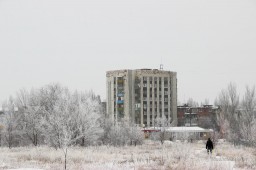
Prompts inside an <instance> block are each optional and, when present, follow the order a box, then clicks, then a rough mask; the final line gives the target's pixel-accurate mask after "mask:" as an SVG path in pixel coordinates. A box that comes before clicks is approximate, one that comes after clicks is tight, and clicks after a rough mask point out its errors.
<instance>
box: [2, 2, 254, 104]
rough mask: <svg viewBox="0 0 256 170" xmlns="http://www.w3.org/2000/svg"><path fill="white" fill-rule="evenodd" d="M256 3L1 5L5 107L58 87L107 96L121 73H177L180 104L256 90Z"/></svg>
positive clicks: (55, 3)
mask: <svg viewBox="0 0 256 170" xmlns="http://www.w3.org/2000/svg"><path fill="white" fill-rule="evenodd" d="M255 21H256V1H254V0H215V1H212V0H194V1H191V0H111V1H105V0H62V1H60V0H41V1H35V0H23V1H20V0H11V1H10V0H0V59H1V60H0V62H1V66H0V77H1V83H0V84H1V85H0V102H1V101H3V100H5V99H7V98H8V97H9V96H10V95H15V94H16V92H17V91H18V90H19V89H21V88H26V89H28V90H30V89H31V88H39V87H42V86H43V85H46V84H49V83H52V82H58V83H60V84H62V85H64V86H67V87H69V88H71V89H78V90H90V89H92V90H93V91H95V93H96V94H99V95H101V97H102V99H105V96H106V94H105V93H106V92H105V90H106V83H105V82H106V78H105V73H106V71H108V70H115V69H140V68H152V69H155V68H159V65H160V64H161V63H163V64H164V69H165V70H170V71H176V72H177V78H178V100H179V101H180V102H184V101H186V100H187V99H189V98H193V99H194V100H195V101H197V102H201V101H204V100H205V99H206V98H207V99H209V101H210V103H213V101H214V99H215V97H216V96H217V95H218V94H219V92H220V90H221V89H223V88H226V87H227V85H228V84H229V82H234V83H236V84H237V86H238V89H239V92H240V93H241V94H242V92H243V89H244V88H245V86H246V85H249V86H252V85H254V84H256V79H255V77H254V75H255V74H256V67H255V61H256V59H255V57H256V48H255V45H256V31H255V30H256V22H255Z"/></svg>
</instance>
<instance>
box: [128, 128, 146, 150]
mask: <svg viewBox="0 0 256 170" xmlns="http://www.w3.org/2000/svg"><path fill="white" fill-rule="evenodd" d="M129 138H130V141H131V145H132V144H134V145H135V146H136V145H137V144H142V143H143V141H144V133H143V131H142V130H141V128H140V127H138V126H136V125H135V124H131V125H130V126H129Z"/></svg>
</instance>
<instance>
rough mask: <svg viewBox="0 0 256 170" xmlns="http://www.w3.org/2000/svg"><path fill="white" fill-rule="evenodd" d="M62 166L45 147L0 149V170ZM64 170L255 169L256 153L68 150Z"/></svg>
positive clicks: (169, 148)
mask: <svg viewBox="0 0 256 170" xmlns="http://www.w3.org/2000/svg"><path fill="white" fill-rule="evenodd" d="M63 162H64V154H63V151H62V150H55V149H53V148H49V147H43V146H41V147H19V148H12V149H8V148H0V169H15V170H17V169H19V170H39V169H45V170H46V169H54V170H58V169H64V163H63ZM67 169H72V170H73V169H75V170H79V169H86V170H95V169H96V170H119V169H133V170H134V169H136V170H161V169H164V170H165V169H180V170H183V169H184V170H185V169H189V170H190V169H196V170H200V169H202V170H205V169H211V170H229V169H256V150H255V149H251V148H245V147H233V146H232V145H230V144H229V143H226V142H221V143H219V144H218V145H217V147H216V148H215V149H214V150H213V154H212V155H208V154H207V152H206V149H205V143H204V142H203V141H199V142H195V143H186V142H185V143H184V142H170V141H166V142H165V144H164V145H161V144H160V143H158V142H153V141H145V144H143V145H141V146H136V147H135V146H124V147H113V146H97V147H96V146H94V147H87V148H82V147H74V148H70V149H69V150H68V162H67Z"/></svg>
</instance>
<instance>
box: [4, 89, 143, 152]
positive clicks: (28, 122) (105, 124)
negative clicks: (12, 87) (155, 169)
mask: <svg viewBox="0 0 256 170" xmlns="http://www.w3.org/2000/svg"><path fill="white" fill-rule="evenodd" d="M2 108H3V110H4V113H3V114H1V115H0V144H1V146H8V147H9V148H12V147H16V146H28V145H34V146H38V145H48V146H51V147H54V148H56V149H58V148H62V149H63V148H67V147H69V146H73V145H78V146H89V145H100V144H108V145H115V146H120V145H126V144H134V145H136V144H141V143H142V141H143V137H144V136H143V133H142V132H141V130H140V128H138V127H136V126H135V125H133V124H126V123H122V124H116V125H115V126H114V122H112V121H111V119H108V118H107V117H106V115H105V113H103V111H104V110H103V108H102V105H101V100H100V97H99V96H97V95H95V94H94V93H93V92H92V91H89V92H78V91H75V92H71V91H70V90H69V89H68V88H66V87H63V86H61V85H60V84H49V85H46V86H44V87H41V88H38V89H32V90H30V91H27V90H25V89H23V90H20V91H19V92H18V93H17V95H16V96H15V97H10V99H9V100H8V101H6V102H4V103H3V104H2Z"/></svg>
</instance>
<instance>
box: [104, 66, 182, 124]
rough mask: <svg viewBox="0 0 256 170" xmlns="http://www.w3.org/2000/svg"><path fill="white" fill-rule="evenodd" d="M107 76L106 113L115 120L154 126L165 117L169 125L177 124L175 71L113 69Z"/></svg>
mask: <svg viewBox="0 0 256 170" xmlns="http://www.w3.org/2000/svg"><path fill="white" fill-rule="evenodd" d="M106 79H107V80H106V81H107V82H106V85H107V108H106V110H107V115H108V116H109V117H111V118H112V119H113V120H114V121H115V122H120V121H122V120H124V121H129V122H133V123H135V124H138V125H140V126H141V127H150V126H151V127H152V126H155V124H156V120H158V119H162V118H163V117H164V118H165V120H166V121H167V122H168V123H169V125H170V126H177V73H176V72H171V71H165V70H158V69H136V70H128V69H127V70H114V71H107V73H106ZM160 126H161V125H160Z"/></svg>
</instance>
